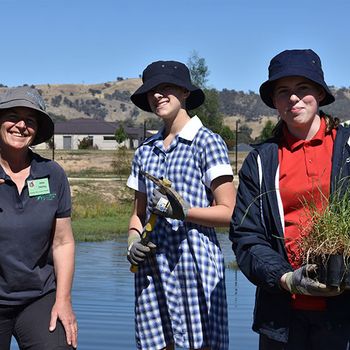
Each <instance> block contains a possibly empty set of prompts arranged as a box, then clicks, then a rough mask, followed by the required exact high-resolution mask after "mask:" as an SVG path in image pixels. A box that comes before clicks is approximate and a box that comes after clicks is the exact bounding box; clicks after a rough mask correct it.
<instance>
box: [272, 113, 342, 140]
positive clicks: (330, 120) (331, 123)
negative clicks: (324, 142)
mask: <svg viewBox="0 0 350 350" xmlns="http://www.w3.org/2000/svg"><path fill="white" fill-rule="evenodd" d="M319 114H320V117H321V118H324V119H325V121H326V133H329V132H331V131H332V130H333V129H336V128H337V127H338V125H339V123H340V120H339V119H338V118H335V117H332V116H331V115H330V114H326V113H325V112H323V111H322V110H320V113H319ZM284 124H285V121H283V120H282V119H280V120H279V121H278V122H277V124H276V126H275V127H274V128H273V130H272V135H273V137H274V138H276V139H277V140H278V141H279V140H281V139H282V138H283V126H284Z"/></svg>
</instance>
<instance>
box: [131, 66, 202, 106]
mask: <svg viewBox="0 0 350 350" xmlns="http://www.w3.org/2000/svg"><path fill="white" fill-rule="evenodd" d="M142 83H143V84H142V85H141V86H140V87H139V88H138V89H137V90H136V91H135V92H134V93H133V94H132V95H131V97H130V98H131V101H132V102H133V103H134V104H135V105H136V106H137V107H139V108H141V109H142V110H144V111H146V112H152V109H151V107H150V105H149V103H148V99H147V93H148V92H149V91H150V90H152V89H154V88H155V87H156V86H157V85H159V84H163V83H168V84H174V85H176V86H180V87H182V88H185V89H186V90H188V91H189V92H190V95H189V96H188V97H187V99H186V109H187V110H191V109H195V108H197V107H199V106H200V105H201V104H202V103H203V102H204V100H205V95H204V92H203V91H202V89H200V88H199V87H197V86H195V85H193V84H192V82H191V76H190V71H189V70H188V68H187V67H186V65H184V64H183V63H181V62H177V61H156V62H153V63H151V64H149V65H148V66H147V67H146V68H145V70H144V71H143V73H142Z"/></svg>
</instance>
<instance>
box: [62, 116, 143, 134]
mask: <svg viewBox="0 0 350 350" xmlns="http://www.w3.org/2000/svg"><path fill="white" fill-rule="evenodd" d="M119 125H120V123H118V122H106V121H104V120H98V119H87V118H77V119H70V120H65V121H57V122H55V134H56V135H62V134H64V135H67V134H68V135H114V134H115V131H116V129H117V128H118V127H119ZM124 130H125V132H126V134H127V135H128V136H129V137H130V136H132V137H134V138H135V137H136V138H139V137H141V136H142V135H143V127H137V128H130V127H124Z"/></svg>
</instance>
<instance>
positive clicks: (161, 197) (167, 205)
mask: <svg viewBox="0 0 350 350" xmlns="http://www.w3.org/2000/svg"><path fill="white" fill-rule="evenodd" d="M151 205H152V209H151V211H152V212H153V213H155V214H157V215H160V216H165V217H167V218H171V219H178V220H185V218H186V216H187V213H188V210H189V209H190V205H189V204H188V203H187V202H186V201H185V200H184V199H183V198H182V197H181V196H180V194H179V193H178V192H176V191H175V190H174V189H172V188H168V189H167V190H166V194H163V193H161V192H160V191H159V190H158V189H157V188H155V189H154V190H153V198H152V200H151Z"/></svg>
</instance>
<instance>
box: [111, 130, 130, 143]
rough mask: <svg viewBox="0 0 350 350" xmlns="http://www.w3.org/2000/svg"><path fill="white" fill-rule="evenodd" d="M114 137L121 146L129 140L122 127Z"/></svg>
mask: <svg viewBox="0 0 350 350" xmlns="http://www.w3.org/2000/svg"><path fill="white" fill-rule="evenodd" d="M114 137H115V140H116V141H117V142H118V143H119V144H120V143H122V142H124V141H125V140H126V139H127V138H128V135H127V134H126V132H125V130H124V128H123V126H122V125H120V126H119V128H118V129H117V130H116V131H115V134H114Z"/></svg>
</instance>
